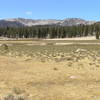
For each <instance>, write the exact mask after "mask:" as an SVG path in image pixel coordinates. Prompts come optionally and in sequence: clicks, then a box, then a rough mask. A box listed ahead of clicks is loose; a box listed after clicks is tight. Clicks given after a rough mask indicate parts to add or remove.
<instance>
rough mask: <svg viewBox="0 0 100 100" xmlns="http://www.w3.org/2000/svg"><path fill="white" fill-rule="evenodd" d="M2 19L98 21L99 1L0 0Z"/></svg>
mask: <svg viewBox="0 0 100 100" xmlns="http://www.w3.org/2000/svg"><path fill="white" fill-rule="evenodd" d="M4 18H28V19H65V18H82V19H85V20H93V21H100V0H0V19H4Z"/></svg>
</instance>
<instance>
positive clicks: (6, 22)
mask: <svg viewBox="0 0 100 100" xmlns="http://www.w3.org/2000/svg"><path fill="white" fill-rule="evenodd" d="M94 23H96V22H95V21H86V20H84V19H80V18H66V19H64V20H56V19H48V20H40V19H39V20H34V19H25V18H9V19H2V20H0V27H6V26H9V27H21V26H29V27H31V26H36V25H60V26H73V25H80V24H83V25H91V24H94Z"/></svg>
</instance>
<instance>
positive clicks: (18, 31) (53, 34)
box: [0, 23, 100, 38]
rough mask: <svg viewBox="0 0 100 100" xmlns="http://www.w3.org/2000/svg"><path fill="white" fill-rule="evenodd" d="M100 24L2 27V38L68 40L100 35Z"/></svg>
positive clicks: (0, 29) (0, 30)
mask: <svg viewBox="0 0 100 100" xmlns="http://www.w3.org/2000/svg"><path fill="white" fill-rule="evenodd" d="M99 32H100V24H99V23H96V24H93V25H77V26H57V25H42V26H32V27H0V36H1V37H8V38H66V37H68V38H69V37H70V38H71V37H83V36H93V35H95V34H97V35H99Z"/></svg>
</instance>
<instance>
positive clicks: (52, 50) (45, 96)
mask: <svg viewBox="0 0 100 100" xmlns="http://www.w3.org/2000/svg"><path fill="white" fill-rule="evenodd" d="M59 42H61V43H66V42H67V43H71V42H73V43H74V44H72V45H54V44H55V43H59ZM99 42H100V41H99V40H98V41H97V40H91V41H90V40H89V41H83V40H81V41H44V40H39V41H0V44H4V43H5V44H7V45H8V47H7V48H6V47H5V46H2V45H1V47H0V98H1V100H100V46H99V45H94V44H88V45H85V44H77V43H99ZM41 43H46V45H41Z"/></svg>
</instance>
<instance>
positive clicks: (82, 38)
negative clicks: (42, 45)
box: [46, 36, 96, 40]
mask: <svg viewBox="0 0 100 100" xmlns="http://www.w3.org/2000/svg"><path fill="white" fill-rule="evenodd" d="M46 40H96V38H95V36H87V37H75V38H56V39H46Z"/></svg>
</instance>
